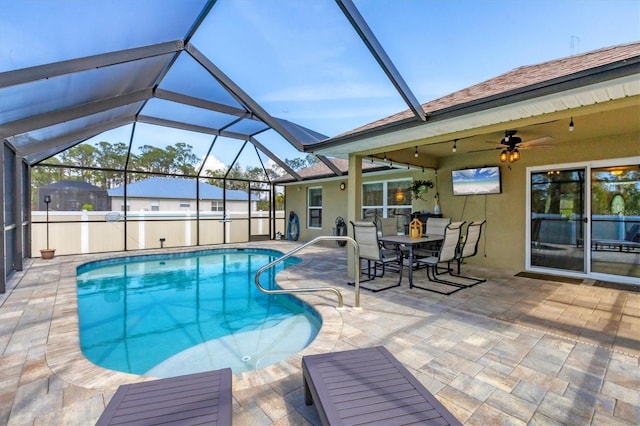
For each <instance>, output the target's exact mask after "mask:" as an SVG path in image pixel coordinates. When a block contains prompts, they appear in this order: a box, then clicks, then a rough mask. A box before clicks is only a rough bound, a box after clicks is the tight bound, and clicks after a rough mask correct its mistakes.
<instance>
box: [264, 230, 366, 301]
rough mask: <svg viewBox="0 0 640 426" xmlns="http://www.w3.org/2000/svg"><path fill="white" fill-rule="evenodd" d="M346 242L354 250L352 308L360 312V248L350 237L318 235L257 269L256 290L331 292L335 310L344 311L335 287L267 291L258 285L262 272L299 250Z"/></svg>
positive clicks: (279, 292) (340, 297) (275, 292)
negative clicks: (318, 245)
mask: <svg viewBox="0 0 640 426" xmlns="http://www.w3.org/2000/svg"><path fill="white" fill-rule="evenodd" d="M327 240H329V241H348V242H349V243H351V244H352V245H353V248H354V249H355V256H354V259H355V260H354V266H355V269H354V274H355V276H356V278H355V304H354V306H353V309H355V310H361V309H362V308H361V307H360V261H359V260H360V248H359V247H358V243H357V242H356V240H354V239H353V238H351V237H348V236H338V235H320V236H319V237H315V238H314V239H313V240H311V241H308V242H306V243H302V244H300V245H299V246H298V247H296V248H294V249H292V250H290V251H288V252H287V253H285V254H283V255H282V256H281V257H279V258H277V259H276V260H274V261H273V262H269V263H267V264H266V265H264V266H263V267H262V268H260V269H258V271H257V272H256V276H255V279H254V281H255V284H256V287H258V290H260V291H261V292H263V293H266V294H289V293H312V292H318V291H331V292H334V293H335V294H336V296H338V306H337V307H336V309H338V310H342V309H344V304H343V301H342V299H343V298H342V293H341V292H340V290H338V289H337V288H335V287H308V288H290V289H279V290H269V289H266V288H264V287H262V285H260V274H262V273H263V272H264V271H266V270H267V269H269V268H272V267H273V266H275V265H276V264H278V263H280V262H282V261H283V260H285V259H287V258H289V257H291V256H293V255H294V254H295V253H297V252H299V251H300V250H302V249H304V248H306V247H309V246H310V245H313V244H315V243H317V242H318V241H327Z"/></svg>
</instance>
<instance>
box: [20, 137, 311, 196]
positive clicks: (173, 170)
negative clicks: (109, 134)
mask: <svg viewBox="0 0 640 426" xmlns="http://www.w3.org/2000/svg"><path fill="white" fill-rule="evenodd" d="M138 151H139V152H137V153H135V152H129V145H128V144H125V143H123V142H116V143H110V142H106V141H102V142H98V143H97V144H96V145H95V146H94V145H90V144H79V145H76V146H74V147H72V148H69V149H67V150H66V151H64V152H62V153H60V154H58V155H56V156H54V157H50V158H49V159H47V160H45V161H43V162H42V163H40V164H38V165H37V166H34V167H33V168H32V172H31V182H32V187H33V188H39V187H41V186H45V185H48V184H51V183H54V182H59V181H63V180H73V181H83V182H87V183H90V184H92V185H94V186H97V187H99V188H102V189H105V190H107V189H112V188H116V187H119V186H121V185H123V184H124V181H125V177H126V180H127V183H132V182H136V181H140V180H145V179H148V178H149V177H151V176H152V175H154V174H155V175H161V176H164V175H171V176H173V177H180V176H185V177H186V176H189V177H194V176H197V175H198V170H199V168H200V166H201V160H202V159H201V158H200V157H198V155H196V154H195V153H194V152H193V147H192V146H191V145H189V144H187V143H184V142H178V143H176V144H174V145H169V146H167V147H166V148H158V147H155V146H152V145H142V146H140V147H139V148H138ZM317 161H318V160H317V159H316V158H315V156H313V155H312V154H309V155H307V156H306V158H293V159H285V160H284V162H285V163H286V164H287V165H288V166H289V167H291V168H292V169H294V170H300V169H301V168H304V167H308V166H310V165H313V164H315V163H316V162H317ZM124 170H127V173H124ZM283 174H284V170H283V169H282V168H281V167H279V166H277V165H274V166H272V167H268V166H267V165H266V164H265V167H264V168H263V167H251V166H246V167H243V166H242V165H240V164H234V165H233V167H231V169H225V168H220V169H216V170H204V173H202V175H201V176H200V177H201V178H205V179H206V182H207V183H209V184H211V185H216V186H221V185H222V182H221V179H222V178H224V177H225V176H226V178H227V185H226V187H227V189H238V190H244V191H248V190H249V182H248V181H252V182H254V183H253V184H252V188H256V187H258V188H264V189H266V188H268V182H269V181H271V180H273V179H275V178H278V177H280V176H282V175H283ZM35 192H36V191H34V195H33V196H34V197H37V194H36V193H35Z"/></svg>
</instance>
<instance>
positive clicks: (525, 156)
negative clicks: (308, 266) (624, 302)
mask: <svg viewBox="0 0 640 426" xmlns="http://www.w3.org/2000/svg"><path fill="white" fill-rule="evenodd" d="M555 142H556V143H555V145H556V147H555V148H552V149H538V150H526V151H522V153H521V154H522V156H521V159H520V160H519V161H518V162H516V163H513V164H512V165H511V167H509V165H508V164H505V163H500V161H499V160H498V154H499V151H496V150H494V151H486V152H479V153H473V154H464V153H460V154H458V155H453V156H449V157H446V158H442V159H440V160H439V166H438V173H437V184H438V187H437V189H438V192H439V194H440V206H441V210H442V213H443V215H444V216H445V217H451V218H452V220H454V221H457V220H464V221H467V222H470V221H472V220H483V219H486V220H487V224H486V226H485V228H484V229H483V237H482V240H481V242H480V245H479V253H478V256H476V257H475V258H472V259H469V261H470V262H473V263H481V264H483V265H486V266H493V267H500V268H510V269H514V270H521V269H524V267H525V241H526V236H525V225H526V214H525V209H526V199H525V198H526V170H527V167H532V166H542V165H551V166H552V165H554V164H556V165H558V164H567V163H579V162H589V161H597V160H605V159H615V158H623V157H631V156H637V155H640V133H638V132H636V133H632V134H624V135H613V136H608V137H606V138H595V139H590V138H588V135H585V137H584V140H583V141H582V142H581V143H580V149H576V148H575V145H574V146H573V147H563V145H562V142H563V141H562V140H556V141H555ZM485 165H491V166H493V165H500V166H501V173H502V194H499V195H480V196H467V197H462V196H454V195H453V193H452V186H451V185H452V184H451V171H452V170H454V169H462V168H469V167H480V166H485ZM551 168H552V167H551ZM403 176H413V177H416V178H420V179H425V178H426V179H432V180H435V175H434V174H433V172H431V171H427V172H426V173H425V174H424V175H423V174H422V173H420V172H414V173H407V172H404V171H401V172H397V173H394V174H386V175H384V176H375V177H367V176H366V175H365V177H364V178H363V181H365V182H367V181H372V180H391V179H396V178H398V177H403ZM340 182H346V176H345V177H343V179H340V180H331V181H324V182H322V181H321V182H317V183H309V182H305V183H303V184H299V185H292V186H287V188H286V197H287V198H286V199H287V211H289V210H294V211H296V212H297V213H298V215H299V216H300V223H301V228H302V229H301V235H300V240H301V241H308V240H310V239H311V238H313V237H315V236H317V235H329V234H330V233H331V228H332V227H333V226H334V220H335V218H336V216H343V217H344V218H345V220H347V221H348V220H353V218H348V217H347V216H346V211H347V199H346V194H347V191H344V192H341V191H340V190H339V184H340ZM318 185H322V186H323V188H324V189H323V203H324V204H323V225H324V226H323V229H322V230H321V231H319V230H309V229H307V226H306V218H305V215H306V188H307V187H310V186H318ZM298 186H299V187H301V190H300V191H297V187H298ZM432 191H433V190H432ZM430 195H433V192H430ZM414 203H415V204H414V205H413V211H416V210H421V211H423V210H427V211H433V202H432V200H431V197H429V201H426V202H425V201H417V202H414Z"/></svg>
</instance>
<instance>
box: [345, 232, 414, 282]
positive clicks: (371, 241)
mask: <svg viewBox="0 0 640 426" xmlns="http://www.w3.org/2000/svg"><path fill="white" fill-rule="evenodd" d="M351 225H352V226H353V239H354V240H356V242H357V243H358V247H359V249H360V260H362V259H364V260H366V261H367V279H365V280H363V281H360V283H363V282H367V281H372V280H374V279H375V278H382V277H383V276H384V273H385V270H386V268H387V265H396V267H397V271H398V281H397V282H396V283H395V284H392V285H389V286H386V287H382V288H380V287H366V286H362V285H361V288H364V289H366V290H369V291H373V292H378V291H382V290H386V289H389V288H393V287H398V286H399V285H400V282H401V281H402V259H403V256H402V252H400V250H398V249H397V248H393V249H387V248H384V247H383V246H382V245H381V244H380V241H379V240H378V227H377V226H376V224H375V223H374V222H366V221H357V222H351ZM372 263H373V268H372ZM372 269H373V271H372ZM349 284H351V285H353V284H354V283H349Z"/></svg>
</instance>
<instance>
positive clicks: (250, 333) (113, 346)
mask: <svg viewBox="0 0 640 426" xmlns="http://www.w3.org/2000/svg"><path fill="white" fill-rule="evenodd" d="M281 255H282V254H281V253H280V252H278V251H275V250H264V249H216V250H206V251H197V252H189V253H174V254H162V255H145V256H129V257H124V258H118V259H110V260H102V261H97V262H91V263H87V264H84V265H81V266H79V267H78V269H77V282H78V320H79V329H80V347H81V349H82V352H83V353H84V355H85V356H86V357H87V358H88V359H89V360H90V361H92V362H93V363H95V364H97V365H99V366H101V367H105V368H109V369H113V370H117V371H123V372H128V373H134V374H148V375H153V376H155V377H171V376H176V375H180V374H188V373H193V372H199V371H206V370H212V369H218V368H223V367H231V368H232V370H233V372H234V373H240V372H243V371H250V370H256V369H259V368H262V367H265V366H267V365H270V364H273V363H276V362H278V361H281V360H283V359H286V358H288V357H289V356H291V355H293V354H295V353H298V352H299V351H301V350H302V349H304V348H305V347H306V346H307V345H309V343H311V341H313V339H314V338H315V336H316V335H317V333H318V330H319V329H320V319H319V315H318V314H317V312H316V311H315V310H314V309H313V308H311V307H310V306H308V305H307V304H305V303H304V302H302V301H300V300H299V299H297V298H295V297H293V296H291V295H266V294H264V293H261V292H260V291H259V290H258V289H257V288H256V287H255V284H254V282H253V279H254V276H255V273H256V271H257V270H258V269H259V268H260V267H262V266H263V265H265V264H267V263H268V262H270V261H272V260H274V259H276V258H278V257H280V256H281ZM298 262H299V259H296V258H290V259H287V260H286V261H285V262H283V263H281V264H279V265H278V266H277V267H275V268H273V269H270V270H268V271H266V272H265V273H264V274H262V275H261V277H260V281H261V284H262V285H263V286H264V287H265V288H269V289H273V288H277V286H276V284H275V275H276V274H277V273H278V272H279V271H281V270H282V269H283V268H286V267H287V266H290V265H292V264H295V263H298Z"/></svg>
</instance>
